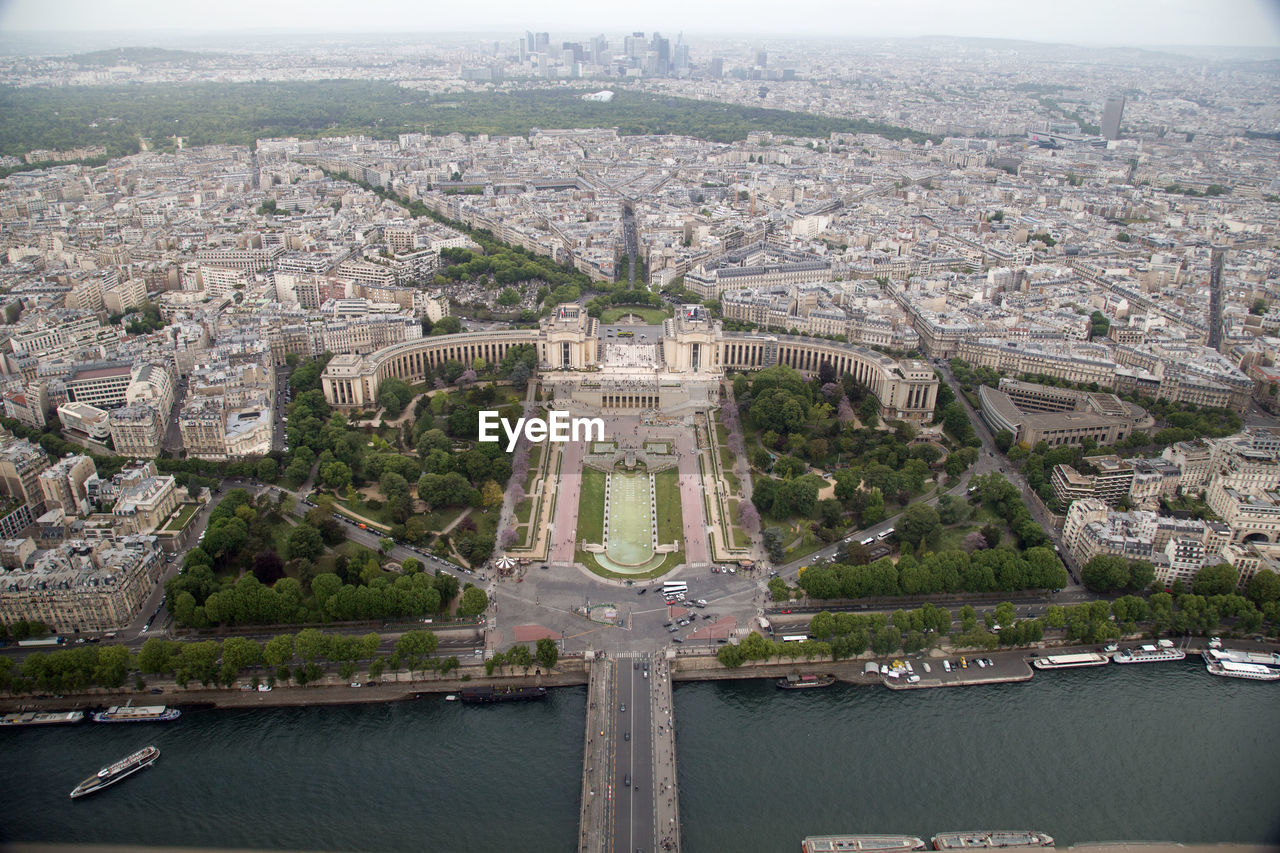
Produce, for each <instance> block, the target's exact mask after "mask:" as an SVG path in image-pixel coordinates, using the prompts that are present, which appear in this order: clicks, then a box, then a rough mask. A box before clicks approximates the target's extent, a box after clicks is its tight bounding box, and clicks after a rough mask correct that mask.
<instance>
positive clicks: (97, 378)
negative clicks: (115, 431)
mask: <svg viewBox="0 0 1280 853" xmlns="http://www.w3.org/2000/svg"><path fill="white" fill-rule="evenodd" d="M131 382H133V364H132V363H130V362H106V363H100V364H96V365H85V366H84V367H79V368H75V369H73V370H72V372H71V374H70V375H69V376H67V377H66V378H65V379H63V386H64V388H65V389H66V395H67V401H68V402H71V403H88V404H89V405H90V406H95V407H97V408H99V409H114V408H117V407H119V406H123V405H124V404H125V392H126V391H127V390H128V389H129V384H130V383H131Z"/></svg>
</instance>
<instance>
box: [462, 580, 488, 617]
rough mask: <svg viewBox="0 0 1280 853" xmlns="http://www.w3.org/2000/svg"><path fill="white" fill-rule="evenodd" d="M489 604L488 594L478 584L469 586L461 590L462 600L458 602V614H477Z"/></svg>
mask: <svg viewBox="0 0 1280 853" xmlns="http://www.w3.org/2000/svg"><path fill="white" fill-rule="evenodd" d="M488 606H489V596H488V595H486V594H485V591H484V590H483V589H481V588H480V587H478V586H469V587H467V588H466V589H465V590H463V591H462V600H461V601H459V602H458V615H459V616H479V615H480V614H481V613H483V612H484V611H485V609H486V608H487V607H488Z"/></svg>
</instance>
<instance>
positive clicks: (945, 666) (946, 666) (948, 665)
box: [942, 660, 951, 672]
mask: <svg viewBox="0 0 1280 853" xmlns="http://www.w3.org/2000/svg"><path fill="white" fill-rule="evenodd" d="M942 668H943V669H945V670H946V671H947V672H950V671H951V661H949V660H944V661H943V662H942Z"/></svg>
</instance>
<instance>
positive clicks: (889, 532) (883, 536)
mask: <svg viewBox="0 0 1280 853" xmlns="http://www.w3.org/2000/svg"><path fill="white" fill-rule="evenodd" d="M892 535H893V528H892V527H890V528H889V529H888V530H886V531H884V532H883V533H881V534H880V535H879V536H877V537H876V538H877V539H888V538H889V537H890V536H892Z"/></svg>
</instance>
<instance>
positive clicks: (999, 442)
mask: <svg viewBox="0 0 1280 853" xmlns="http://www.w3.org/2000/svg"><path fill="white" fill-rule="evenodd" d="M992 439H994V441H995V443H996V449H997V450H999V451H1000V452H1001V453H1008V452H1009V448H1010V447H1012V446H1013V433H1011V432H1009V430H1007V429H1002V430H1000V431H999V432H997V433H996V434H995V435H994V436H992Z"/></svg>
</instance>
